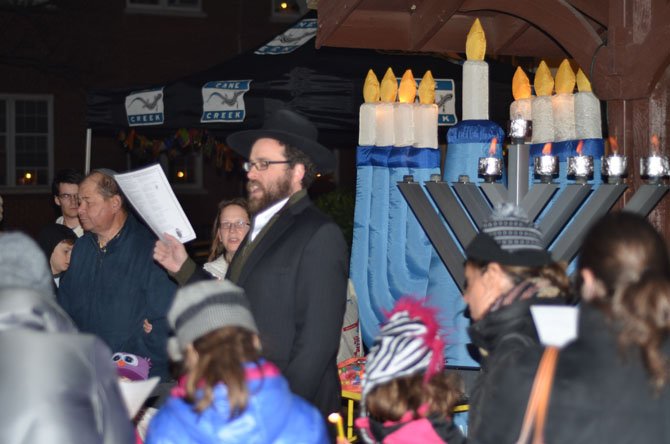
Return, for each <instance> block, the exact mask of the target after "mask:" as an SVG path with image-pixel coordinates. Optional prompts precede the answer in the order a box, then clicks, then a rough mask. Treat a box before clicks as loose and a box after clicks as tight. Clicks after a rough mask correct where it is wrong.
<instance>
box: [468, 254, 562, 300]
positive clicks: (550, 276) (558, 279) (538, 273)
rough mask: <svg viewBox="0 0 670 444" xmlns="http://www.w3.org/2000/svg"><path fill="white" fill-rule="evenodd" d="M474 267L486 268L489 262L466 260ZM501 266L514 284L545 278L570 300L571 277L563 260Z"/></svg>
mask: <svg viewBox="0 0 670 444" xmlns="http://www.w3.org/2000/svg"><path fill="white" fill-rule="evenodd" d="M466 263H467V264H470V265H472V266H474V267H477V268H479V269H480V270H484V269H485V268H486V267H487V266H488V265H489V263H484V262H480V261H473V260H468V261H467V262H466ZM500 268H502V270H503V271H504V272H505V273H507V275H509V277H510V278H511V279H512V281H513V282H514V284H515V285H516V284H519V283H521V282H523V281H525V280H526V279H532V278H544V279H546V280H548V281H549V283H550V284H551V285H553V286H554V287H556V288H558V290H559V292H560V294H561V295H562V296H563V297H564V298H566V299H567V300H568V301H569V300H570V290H571V288H570V278H568V275H567V274H566V266H565V264H564V263H562V262H552V263H550V264H549V265H545V266H542V267H523V266H514V265H502V264H500Z"/></svg>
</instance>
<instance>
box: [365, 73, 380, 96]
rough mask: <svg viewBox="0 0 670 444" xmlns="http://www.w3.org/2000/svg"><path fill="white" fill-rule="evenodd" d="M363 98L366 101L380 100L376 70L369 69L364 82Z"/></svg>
mask: <svg viewBox="0 0 670 444" xmlns="http://www.w3.org/2000/svg"><path fill="white" fill-rule="evenodd" d="M363 100H365V103H372V102H379V80H377V76H376V75H375V73H374V71H372V70H369V71H368V75H367V76H365V83H363Z"/></svg>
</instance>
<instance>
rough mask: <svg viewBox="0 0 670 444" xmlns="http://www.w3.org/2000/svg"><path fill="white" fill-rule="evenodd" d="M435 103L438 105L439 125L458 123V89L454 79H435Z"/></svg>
mask: <svg viewBox="0 0 670 444" xmlns="http://www.w3.org/2000/svg"><path fill="white" fill-rule="evenodd" d="M435 104H436V105H437V124H438V125H439V126H452V125H456V123H457V122H458V118H457V117H456V91H455V89H454V81H453V80H452V79H435Z"/></svg>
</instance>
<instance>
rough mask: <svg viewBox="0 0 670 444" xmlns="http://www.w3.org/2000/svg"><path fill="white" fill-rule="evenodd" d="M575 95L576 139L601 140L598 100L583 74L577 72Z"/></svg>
mask: <svg viewBox="0 0 670 444" xmlns="http://www.w3.org/2000/svg"><path fill="white" fill-rule="evenodd" d="M576 79H577V90H578V91H579V92H577V93H575V137H576V138H577V139H601V138H602V137H603V133H602V117H601V114H600V100H598V98H597V97H596V96H595V95H594V94H593V92H592V91H591V82H589V79H588V78H587V77H586V75H585V74H584V72H583V71H582V70H581V69H579V70H578V71H577V77H576Z"/></svg>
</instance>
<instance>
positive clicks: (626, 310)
mask: <svg viewBox="0 0 670 444" xmlns="http://www.w3.org/2000/svg"><path fill="white" fill-rule="evenodd" d="M578 264H579V267H578V268H579V269H580V270H583V269H588V270H590V271H591V272H592V273H593V275H594V277H595V279H596V286H595V287H596V289H595V290H594V291H595V292H596V294H595V295H594V296H595V297H594V298H593V299H591V300H590V301H589V302H590V303H591V304H593V305H595V306H597V307H598V308H600V309H601V310H602V311H603V312H605V314H606V315H607V316H608V317H609V318H610V319H612V320H615V321H617V323H619V324H620V325H621V326H622V328H621V331H620V332H619V335H618V342H619V345H620V347H621V348H622V351H625V350H626V349H629V348H630V347H631V346H634V347H639V350H640V352H641V355H642V360H643V362H644V364H645V367H646V369H647V371H648V372H649V374H650V379H651V383H652V385H653V386H654V388H656V389H660V388H661V387H663V386H664V385H665V384H666V383H667V382H668V370H667V366H668V362H667V358H666V357H665V355H664V354H663V353H662V351H661V346H662V344H663V342H664V341H665V340H666V338H667V336H668V332H669V331H670V258H669V257H668V247H667V244H666V243H665V241H664V240H663V238H662V237H661V235H660V234H659V233H658V232H657V231H656V230H655V229H654V227H653V226H652V225H651V224H650V223H649V222H648V221H647V220H646V219H644V218H642V217H640V216H638V215H635V214H632V213H627V212H615V213H611V214H608V215H606V216H605V217H603V218H602V219H601V220H600V221H598V222H597V223H596V224H595V225H594V226H593V227H592V228H591V229H590V230H589V232H588V234H587V235H586V238H585V241H584V244H583V246H582V250H581V253H580V256H579V262H578ZM579 282H580V283H581V277H580V281H579ZM580 287H581V285H580Z"/></svg>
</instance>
